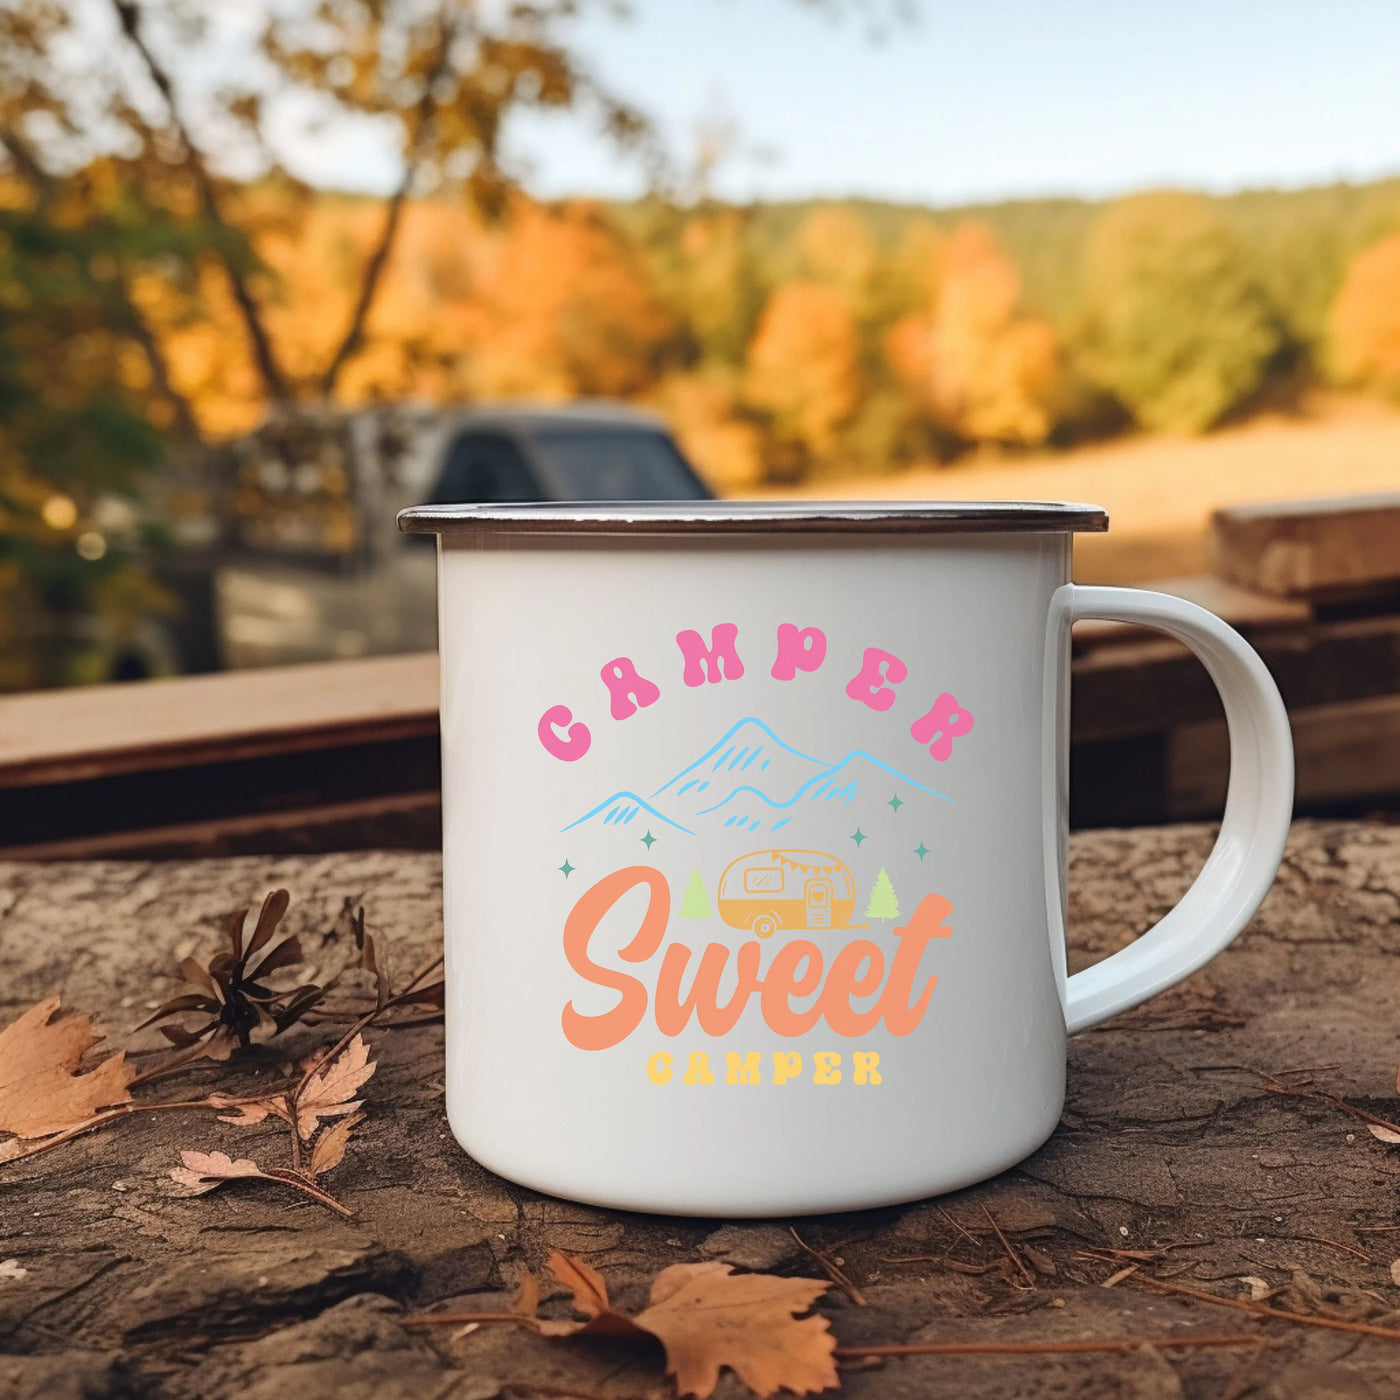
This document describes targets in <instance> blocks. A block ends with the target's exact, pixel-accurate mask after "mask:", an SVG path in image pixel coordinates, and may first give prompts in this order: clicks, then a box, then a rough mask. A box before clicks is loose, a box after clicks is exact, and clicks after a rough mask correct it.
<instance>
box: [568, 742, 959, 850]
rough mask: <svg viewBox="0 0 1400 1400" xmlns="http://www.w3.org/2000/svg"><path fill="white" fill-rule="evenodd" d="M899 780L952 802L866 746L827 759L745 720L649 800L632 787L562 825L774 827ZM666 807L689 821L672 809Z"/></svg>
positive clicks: (688, 829)
mask: <svg viewBox="0 0 1400 1400" xmlns="http://www.w3.org/2000/svg"><path fill="white" fill-rule="evenodd" d="M895 787H898V788H900V789H903V790H908V791H914V792H922V793H927V794H928V795H929V796H930V797H936V798H937V799H938V800H939V801H941V802H951V801H952V799H951V798H949V797H945V796H944V795H943V794H942V793H941V792H935V791H934V789H933V788H931V787H927V786H925V785H924V784H923V783H919V782H915V780H914V779H913V778H911V777H909V776H908V775H907V774H904V773H901V772H900V771H899V770H898V769H896V768H891V767H890V765H889V764H888V763H884V762H882V761H881V760H880V759H878V758H876V757H875V756H874V755H873V754H869V753H866V752H865V750H864V749H854V750H852V752H850V753H848V754H847V755H846V756H845V757H844V758H843V759H841V760H840V762H838V763H827V762H824V761H823V760H821V759H819V758H813V757H812V756H811V755H810V754H805V753H802V752H800V751H799V750H797V749H795V748H793V747H792V745H790V744H785V743H784V742H783V741H782V740H781V739H779V738H778V736H777V735H776V734H774V733H773V731H772V730H771V729H770V728H769V727H768V726H767V725H766V724H764V723H763V721H762V720H759V719H752V718H750V719H741V720H740V721H739V722H738V724H736V725H735V726H734V727H733V728H732V729H730V730H729V732H728V733H727V734H725V735H724V737H723V738H722V739H720V740H719V742H718V743H716V744H713V745H711V747H710V748H708V749H707V750H706V751H705V752H704V753H703V754H701V755H700V757H699V758H697V759H696V760H695V761H694V762H693V763H692V764H690V765H689V766H688V767H686V768H683V769H682V770H681V771H680V772H679V773H677V774H676V775H675V777H673V778H671V779H669V780H668V781H666V782H664V783H663V784H662V785H661V786H660V787H659V788H657V789H656V791H655V792H654V793H652V795H651V798H650V799H649V800H647V799H643V798H640V797H638V796H637V794H636V793H634V792H615V793H613V795H612V796H611V797H609V798H608V799H607V800H606V801H604V802H600V803H599V804H598V805H597V806H596V807H594V808H593V809H592V811H589V812H585V813H584V815H583V816H581V817H579V818H578V820H577V821H573V822H570V823H569V825H568V826H566V827H565V828H564V830H565V831H571V830H573V828H574V827H577V826H582V825H584V824H585V823H590V824H593V825H597V826H626V825H627V824H628V823H629V822H632V821H633V820H634V819H635V818H636V817H638V816H639V815H640V814H641V813H643V812H645V813H646V814H647V818H648V819H649V820H655V821H658V822H664V823H665V824H666V825H667V826H670V827H674V828H675V829H676V830H678V831H683V832H685V833H686V834H687V835H694V831H693V829H692V828H693V827H696V826H705V827H707V828H710V829H714V828H723V827H733V828H734V829H735V830H737V831H753V832H757V831H760V830H762V831H765V832H775V831H780V830H782V828H783V827H785V826H787V824H788V823H789V822H791V821H792V820H793V819H794V818H799V817H801V816H802V815H803V813H806V812H812V811H823V810H826V809H827V807H828V804H830V803H836V804H838V805H839V806H842V807H845V806H847V805H849V804H850V803H852V802H854V801H855V800H856V798H857V797H861V796H865V797H871V796H874V797H876V798H877V800H878V801H880V802H884V801H886V800H887V794H888V792H890V791H892V790H893V789H894V788H895ZM662 809H664V810H662ZM668 811H669V812H674V813H676V814H677V815H678V816H680V817H683V818H684V820H685V821H686V822H689V823H691V825H690V826H686V825H683V824H682V822H681V821H677V820H675V819H674V818H672V817H669V816H667V815H666V812H668Z"/></svg>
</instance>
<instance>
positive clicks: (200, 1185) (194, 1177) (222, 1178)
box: [170, 1152, 265, 1196]
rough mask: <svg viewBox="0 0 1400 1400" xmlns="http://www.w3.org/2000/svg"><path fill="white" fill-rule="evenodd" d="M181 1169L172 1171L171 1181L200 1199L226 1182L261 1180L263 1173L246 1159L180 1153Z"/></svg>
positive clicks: (209, 1153) (221, 1154)
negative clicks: (242, 1177) (249, 1178)
mask: <svg viewBox="0 0 1400 1400" xmlns="http://www.w3.org/2000/svg"><path fill="white" fill-rule="evenodd" d="M180 1160H181V1161H182V1162H184V1164H185V1165H184V1166H183V1167H175V1168H174V1169H173V1170H172V1171H171V1173H170V1177H171V1180H173V1181H178V1182H179V1183H180V1185H181V1186H186V1187H188V1188H189V1193H190V1195H191V1196H202V1195H203V1194H204V1193H205V1192H206V1191H212V1190H213V1189H214V1188H215V1187H216V1186H222V1185H223V1183H224V1182H226V1181H233V1180H235V1179H236V1178H237V1177H241V1176H264V1175H265V1173H264V1172H263V1169H262V1168H261V1167H260V1166H258V1164H257V1163H256V1162H255V1161H253V1160H252V1159H251V1158H249V1157H240V1158H238V1160H237V1161H235V1160H233V1159H232V1158H231V1157H230V1156H229V1155H228V1154H227V1153H226V1152H182V1153H180Z"/></svg>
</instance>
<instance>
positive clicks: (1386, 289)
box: [1327, 233, 1400, 393]
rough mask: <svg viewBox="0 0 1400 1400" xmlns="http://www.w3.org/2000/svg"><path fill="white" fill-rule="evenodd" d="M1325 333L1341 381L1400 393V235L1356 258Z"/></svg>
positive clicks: (1339, 293) (1333, 304) (1335, 302)
mask: <svg viewBox="0 0 1400 1400" xmlns="http://www.w3.org/2000/svg"><path fill="white" fill-rule="evenodd" d="M1327 328H1328V332H1329V334H1330V339H1331V351H1332V362H1333V367H1334V368H1335V370H1336V372H1337V374H1338V375H1339V377H1340V378H1342V379H1344V380H1348V381H1352V382H1356V383H1362V384H1374V385H1377V386H1379V387H1382V388H1385V389H1388V390H1390V391H1391V392H1392V393H1394V392H1398V391H1400V233H1393V234H1391V235H1390V237H1389V238H1383V239H1382V240H1381V241H1380V242H1379V243H1376V244H1374V245H1372V246H1371V247H1370V248H1368V249H1366V251H1365V252H1363V253H1360V254H1358V256H1357V257H1356V259H1355V261H1354V262H1353V263H1352V265H1351V267H1350V268H1348V270H1347V275H1346V278H1345V280H1344V281H1343V282H1342V285H1341V289H1340V290H1339V291H1338V293H1337V297H1336V300H1335V301H1334V302H1333V303H1332V309H1331V312H1330V313H1329V315H1328V327H1327Z"/></svg>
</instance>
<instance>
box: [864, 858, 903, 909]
mask: <svg viewBox="0 0 1400 1400" xmlns="http://www.w3.org/2000/svg"><path fill="white" fill-rule="evenodd" d="M865 917H866V918H867V919H897V918H899V900H898V899H897V898H896V897H895V893H894V886H893V885H892V884H890V877H889V875H888V874H886V872H885V867H884V866H883V865H882V866H881V867H880V873H879V874H878V875H877V876H876V877H875V886H874V888H873V889H872V890H871V891H870V903H869V904H867V905H866V906H865Z"/></svg>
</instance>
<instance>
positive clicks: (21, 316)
mask: <svg viewBox="0 0 1400 1400" xmlns="http://www.w3.org/2000/svg"><path fill="white" fill-rule="evenodd" d="M109 234H110V230H106V229H104V230H101V231H98V230H94V229H92V228H90V227H89V228H78V229H74V228H71V227H68V226H66V225H65V223H64V221H63V220H62V218H61V216H60V215H59V214H57V213H56V212H55V211H52V210H48V209H44V208H41V209H37V210H27V209H20V210H3V211H0V689H5V690H11V689H29V688H32V687H37V686H52V685H63V684H70V683H72V682H75V681H84V680H86V681H93V680H102V679H105V678H106V677H108V676H109V675H112V674H114V673H115V674H123V673H128V674H132V673H137V672H144V671H148V670H151V669H158V668H159V666H160V665H161V664H162V662H161V659H160V658H159V657H157V656H155V655H153V654H147V652H146V647H147V645H148V643H147V639H145V638H144V637H143V627H142V624H143V621H144V619H145V618H146V617H147V616H148V615H149V614H151V613H152V612H158V611H162V610H164V609H167V608H168V607H169V606H170V604H171V602H172V600H171V599H170V598H169V597H167V596H166V595H165V594H164V593H163V592H162V591H161V590H160V589H159V588H158V587H157V586H156V585H155V583H154V582H153V581H152V579H151V576H150V574H149V573H148V572H147V570H146V569H145V568H144V567H143V565H142V562H141V561H142V557H143V556H144V555H145V553H146V552H147V550H148V547H149V545H150V543H151V529H152V527H151V526H150V525H149V524H148V523H147V512H146V511H145V509H144V501H143V497H144V486H145V481H146V477H147V475H148V473H149V471H150V470H151V468H152V467H153V466H154V464H155V463H156V462H157V461H158V460H159V457H160V454H161V435H160V428H159V424H158V421H157V420H158V415H157V414H155V413H153V412H152V397H151V395H152V384H151V373H150V366H149V365H148V364H146V363H144V362H143V361H141V360H140V359H139V357H136V356H135V355H134V354H133V347H132V345H131V344H130V343H129V342H127V341H125V340H124V338H123V337H122V336H121V335H120V334H118V333H116V332H115V331H114V330H113V326H114V325H117V326H120V325H121V324H122V323H123V320H124V318H125V316H126V310H127V302H126V292H125V289H124V287H123V285H122V280H121V277H122V268H123V266H124V262H123V257H122V253H121V250H120V248H118V251H117V252H113V251H112V249H113V248H114V243H113V241H112V239H111V238H110V237H109ZM131 237H132V238H135V239H137V240H138V241H140V240H141V239H143V238H146V237H157V239H158V238H159V235H158V231H157V233H156V234H152V233H151V232H150V231H148V230H140V229H137V230H133V231H132V232H131ZM164 664H167V665H168V664H169V662H168V659H166V660H165V662H164Z"/></svg>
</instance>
